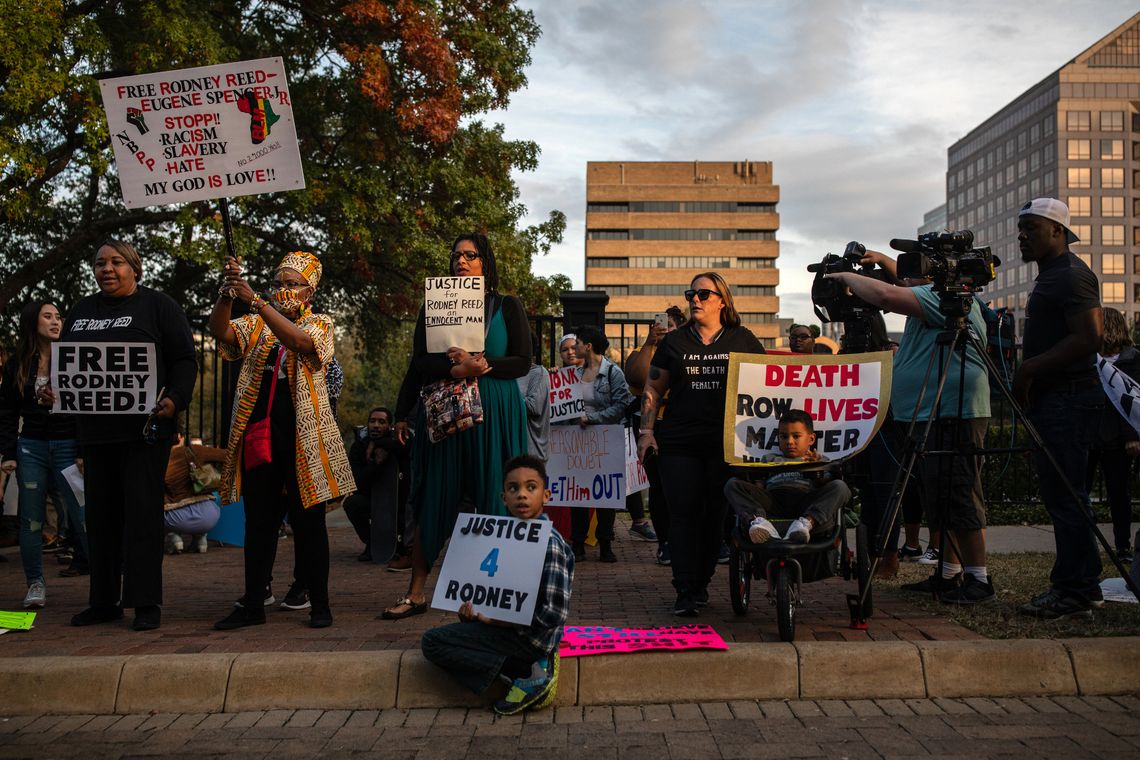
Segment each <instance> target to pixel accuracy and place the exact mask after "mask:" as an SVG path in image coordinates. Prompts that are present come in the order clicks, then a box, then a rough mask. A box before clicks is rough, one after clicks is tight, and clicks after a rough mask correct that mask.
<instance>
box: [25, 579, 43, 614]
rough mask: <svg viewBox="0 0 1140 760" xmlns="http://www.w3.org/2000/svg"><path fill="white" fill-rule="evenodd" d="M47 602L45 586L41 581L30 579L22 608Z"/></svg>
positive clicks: (41, 605)
mask: <svg viewBox="0 0 1140 760" xmlns="http://www.w3.org/2000/svg"><path fill="white" fill-rule="evenodd" d="M46 603H47V586H45V585H44V582H43V581H32V585H30V586H28V595H27V596H25V597H24V609H27V608H29V607H43V606H44V604H46Z"/></svg>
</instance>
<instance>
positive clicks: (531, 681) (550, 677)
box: [494, 652, 559, 715]
mask: <svg viewBox="0 0 1140 760" xmlns="http://www.w3.org/2000/svg"><path fill="white" fill-rule="evenodd" d="M558 663H559V657H558V653H557V652H555V653H554V654H553V655H551V656H550V657H544V658H542V659H541V660H539V661H538V662H536V663H535V664H534V665H533V666H532V668H531V674H530V676H528V677H527V678H516V679H515V680H514V681H513V682H512V683H511V688H510V689H508V690H507V696H505V697H503V698H502V699H500V700H499V701H498V702H496V703H495V706H494V710H495V712H496V713H498V714H499V715H516V714H517V713H520V712H522V711H523V710H528V709H530V710H539V709H542V708H543V707H547V706H548V705H550V703H551V702H553V701H554V697H555V696H556V695H557V694H558Z"/></svg>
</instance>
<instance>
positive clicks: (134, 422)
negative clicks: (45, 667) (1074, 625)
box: [48, 240, 198, 631]
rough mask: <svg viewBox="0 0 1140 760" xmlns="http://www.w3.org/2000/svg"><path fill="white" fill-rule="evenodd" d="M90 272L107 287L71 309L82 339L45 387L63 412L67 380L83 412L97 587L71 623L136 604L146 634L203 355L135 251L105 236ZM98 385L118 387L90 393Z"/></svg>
mask: <svg viewBox="0 0 1140 760" xmlns="http://www.w3.org/2000/svg"><path fill="white" fill-rule="evenodd" d="M92 270H93V272H94V275H95V281H96V282H97V283H98V285H99V292H98V293H96V294H95V295H91V296H87V297H86V298H84V299H83V300H81V301H80V302H79V303H78V304H76V305H75V308H74V309H72V311H71V314H70V315H69V316H68V323H67V328H66V329H65V331H64V334H63V338H62V343H63V344H80V345H78V346H77V347H76V350H75V351H73V352H69V356H70V357H71V361H69V362H68V363H67V364H66V365H65V364H64V362H63V360H62V359H61V361H60V364H59V366H57V367H55V368H54V369H55V373H54V374H53V376H56V377H58V381H59V386H60V387H54V388H52V389H51V390H50V391H49V392H48V393H49V394H50V395H51V397H52V398H53V399H54V397H55V395H56V394H58V395H60V396H61V399H60V403H61V406H63V407H65V408H66V407H67V406H68V404H66V403H64V402H65V399H64V398H62V397H63V396H64V394H65V389H64V388H63V387H62V385H63V383H64V382H65V380H66V381H67V382H68V385H69V386H70V389H69V390H67V391H66V394H67V396H68V397H70V398H72V399H73V400H74V401H75V404H73V406H75V408H77V409H78V410H80V411H82V412H84V413H80V414H76V418H75V422H76V430H77V433H78V435H79V442H80V444H81V445H82V452H83V461H84V468H83V473H84V479H85V482H84V492H85V498H86V509H87V541H88V545H89V547H90V557H91V592H90V607H88V608H87V609H85V610H84V611H83V612H80V613H79V614H78V615H75V616H74V617H73V618H72V619H71V624H72V625H79V626H83V625H94V624H97V623H107V622H111V621H113V620H118V619H119V618H121V617H122V616H123V607H133V608H134V610H135V618H134V623H133V626H132V627H133V628H134V629H135V630H136V631H149V630H153V629H155V628H158V626H159V624H160V620H161V607H160V606H161V604H162V543H163V534H164V530H165V528H164V525H163V509H162V505H163V498H164V493H165V487H164V482H163V479H164V476H165V474H166V463H167V460H168V459H169V458H170V446H171V444H172V443H173V441H174V430H175V415H176V414H177V413H178V412H179V411H181V410H183V409H185V408H186V406H187V405H188V404H189V403H190V398H191V395H192V394H193V392H194V382H195V380H196V379H197V377H198V362H197V357H196V354H195V351H194V338H193V335H192V334H191V332H190V324H189V322H187V320H186V314H185V313H184V312H183V311H182V308H181V307H180V306H179V305H178V304H177V303H176V302H175V301H174V299H173V298H171V297H170V296H168V295H166V294H165V293H160V292H158V291H157V290H152V289H151V288H147V287H144V286H142V285H140V284H139V282H140V280H142V276H143V264H142V258H141V257H140V256H139V254H138V251H136V250H135V249H134V246H132V245H130V244H129V243H124V242H121V241H118V240H108V241H107V242H106V243H104V244H103V245H102V246H100V248H99V250H98V251H97V252H96V254H95V259H94V261H93V262H92ZM62 348H63V347H62V346H61V351H62ZM76 355H78V356H79V357H80V358H79V359H76V358H75V357H76ZM124 370H125V371H124ZM80 379H82V383H80V382H77V381H78V380H80ZM135 381H137V383H138V385H136V384H135ZM96 383H102V384H103V385H105V386H106V387H112V386H114V387H117V388H119V390H115V391H107V390H91V389H93V388H95V384H96ZM140 386H141V387H140ZM82 388H86V389H87V390H86V391H84V390H83V389H82ZM150 388H153V395H152V394H151V391H150V390H149V389H150ZM124 407H126V408H125V409H124Z"/></svg>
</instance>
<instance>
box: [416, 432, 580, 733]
mask: <svg viewBox="0 0 1140 760" xmlns="http://www.w3.org/2000/svg"><path fill="white" fill-rule="evenodd" d="M504 473H505V474H504V476H503V493H502V499H503V503H504V504H506V505H507V509H509V510H510V512H511V514H512V515H514V516H515V517H517V518H519V519H520V520H547V519H549V518H548V517H546V515H544V514H543V512H542V510H543V507H544V506H545V505H546V503H547V502H548V501H549V500H550V490H549V489H548V488H547V487H546V465H545V464H544V463H543V461H542V460H541V459H539V458H538V457H535V456H531V455H529V454H524V455H522V456H517V457H515V458H514V459H511V460H510V461H509V462H507V464H506V466H505V467H504ZM573 580H574V556H573V554H572V553H571V551H570V547H569V546H567V544H566V542H565V541H564V540H563V538H562V536H560V535H559V534H558V531H556V530H553V529H552V530H551V532H550V542H549V543H548V544H547V547H546V560H545V561H544V562H543V565H542V581H541V582H540V583H539V589H538V597H537V600H536V603H535V607H534V619H533V620H532V621H531V624H530V625H529V626H522V625H515V624H513V623H506V622H502V621H499V620H492V619H490V618H488V617H487V616H486V615H483V614H482V613H477V612H475V610H474V608H473V606H472V604H471V602H465V603H464V604H463V606H461V607H460V608H459V620H460V622H458V623H452V624H451V625H445V626H441V627H439V628H432V629H431V630H429V631H427V632H425V633H424V635H423V640H422V642H421V646H422V648H423V653H424V657H426V658H427V659H428V660H430V661H431V662H433V663H435V664H436V665H438V666H440V667H441V668H443V669H444V670H446V671H448V672H449V673H451V675H452V676H454V677H455V679H456V680H458V681H459V682H460V683H461V684H463V685H464V686H466V687H467V688H469V689H471V690H472V691H474V692H476V693H477V694H482V693H483V692H484V691H486V690H487V689H488V688H489V687H490V686H491V684H493V683H494V682H495V680H496V679H501V680H503V681H505V682H506V683H508V684H510V688H509V690H508V691H507V695H506V696H505V697H504V698H503V699H501V700H499V701H498V702H496V703H495V706H494V710H495V712H496V713H498V714H500V715H514V714H515V713H519V712H522V711H523V710H527V709H535V710H537V709H540V708H543V707H546V706H548V705H549V704H550V703H551V702H553V701H554V697H555V695H556V694H557V692H558V642H559V641H560V640H561V639H562V626H563V625H565V623H566V618H567V616H568V615H569V612H570V585H571V583H572V582H573Z"/></svg>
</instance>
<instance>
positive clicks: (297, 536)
mask: <svg viewBox="0 0 1140 760" xmlns="http://www.w3.org/2000/svg"><path fill="white" fill-rule="evenodd" d="M320 279H321V263H320V261H318V260H317V257H316V256H314V255H313V254H311V253H307V252H304V251H295V252H293V253H289V254H287V255H286V256H285V258H284V259H282V261H281V265H280V266H279V267H278V268H277V270H276V271H275V272H274V275H273V286H272V289H271V290H270V292H269V293H268V294H267V295H268V298H269V302H266V301H265V300H263V299H262V298H261V296H259V295H257V294H256V293H255V292H254V291H253V289H252V288H250V286H249V284H248V283H246V281H245V280H244V279H243V278H242V275H241V268H240V264H239V263H238V261H237V260H236V259H234V258H232V257H228V256H227V257H226V264H225V282H224V283H223V284H222V290H221V294H220V296H219V298H218V302H217V303H216V304H215V305H214V311H213V313H212V314H211V315H210V332H211V333H212V334H213V336H214V338H215V339H216V340H217V341H218V350H219V352H220V353H221V354H222V357H223V358H225V359H229V360H233V361H237V360H239V359H240V360H241V371H240V372H239V374H238V382H237V389H236V391H235V395H234V397H235V399H236V402H235V404H234V411H233V419H232V424H231V426H230V440H229V446H228V447H227V451H226V463H225V467H224V469H223V471H222V489H221V492H222V501H223V503H227V504H228V503H232V502H235V501H237V500H238V498H242V499H243V500H244V503H245V595H244V596H242V598H241V600H240V601H239V603H238V605H237V606H235V608H234V610H233V611H232V612H231V613H230V614H229V615H228V616H226V617H225V618H223V619H222V620H219V621H218V622H217V623H215V624H214V627H215V628H217V629H218V630H223V631H225V630H230V629H233V628H241V627H243V626H247V625H260V624H262V623H264V622H265V608H264V607H263V602H264V599H265V593H266V592H265V590H266V587H267V586H268V585H269V579H270V576H271V573H272V571H273V560H274V558H275V556H276V553H277V529H278V528H279V527H280V525H281V520H282V518H284V517H285V516H288V518H289V524H290V525H291V526H292V527H293V540H294V541H295V542H296V550H297V551H296V558H297V567H296V576H297V583H298V584H301V586H302V587H304V588H307V589H308V590H309V599H310V601H311V603H312V608H311V609H310V611H309V625H311V626H312V627H314V628H325V627H327V626H329V625H332V612H331V611H330V608H329V539H328V533H327V531H326V529H325V504H326V502H328V501H331V500H333V499H339V498H341V497H343V496H347V495H348V494H350V493H352V492H353V491H355V490H356V486H355V483H354V482H353V479H352V469H351V468H350V467H349V464H348V456H347V455H346V454H345V451H344V444H343V443H342V442H341V437H340V432H339V431H338V430H337V426H336V420H335V418H334V417H333V413H332V409H331V408H330V407H329V397H328V388H327V386H326V383H325V371H326V367H327V366H328V364H329V362H330V361H332V358H333V323H332V319H331V318H330V317H329V315H327V314H314V313H313V312H312V309H311V308H310V307H309V301H310V300H311V299H312V297H313V292H314V290H315V289H316V287H317V284H318V283H319V282H320ZM234 299H237V300H240V301H243V302H245V303H248V304H249V314H247V315H246V316H244V317H239V318H237V319H231V318H230V316H231V315H230V311H231V307H232V304H233V301H234ZM266 427H268V430H266Z"/></svg>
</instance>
